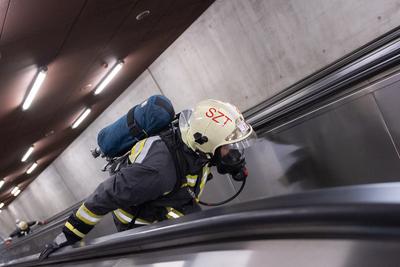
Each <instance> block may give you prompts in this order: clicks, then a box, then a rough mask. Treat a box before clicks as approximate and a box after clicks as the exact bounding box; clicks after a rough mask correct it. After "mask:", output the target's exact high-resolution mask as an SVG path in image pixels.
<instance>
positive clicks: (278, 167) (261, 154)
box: [234, 137, 316, 201]
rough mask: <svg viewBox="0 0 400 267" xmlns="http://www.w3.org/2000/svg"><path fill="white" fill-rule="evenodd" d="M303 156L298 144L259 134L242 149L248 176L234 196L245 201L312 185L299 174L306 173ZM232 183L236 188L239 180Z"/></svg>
mask: <svg viewBox="0 0 400 267" xmlns="http://www.w3.org/2000/svg"><path fill="white" fill-rule="evenodd" d="M305 156H307V155H306V154H305V151H304V149H303V148H302V147H301V146H298V145H293V144H281V143H277V142H272V141H270V140H268V139H266V138H265V137H263V138H260V139H259V140H258V141H257V142H256V144H255V145H254V146H252V147H250V148H248V149H247V150H246V162H247V168H248V170H249V177H248V178H247V183H246V186H245V188H244V190H243V192H242V193H241V194H240V195H239V197H238V199H239V200H240V201H248V200H253V199H258V198H262V197H270V196H276V195H282V194H288V193H293V192H299V191H304V190H306V189H310V188H315V187H316V186H315V185H313V184H312V183H310V180H309V179H304V178H302V177H307V173H310V171H309V170H308V165H307V162H306V161H304V159H305ZM293 173H295V175H293ZM311 173H312V172H311ZM300 174H301V177H299V176H298V175H300ZM234 185H235V187H236V190H238V189H239V187H240V185H241V183H239V182H234Z"/></svg>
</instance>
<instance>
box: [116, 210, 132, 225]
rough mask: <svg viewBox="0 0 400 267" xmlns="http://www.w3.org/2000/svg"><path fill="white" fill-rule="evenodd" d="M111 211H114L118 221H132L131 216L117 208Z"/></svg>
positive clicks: (124, 222) (126, 222)
mask: <svg viewBox="0 0 400 267" xmlns="http://www.w3.org/2000/svg"><path fill="white" fill-rule="evenodd" d="M113 212H114V214H115V216H117V218H118V220H119V221H120V222H122V223H123V224H128V223H130V222H131V221H132V218H129V217H127V216H125V215H124V214H123V213H122V212H120V211H119V210H114V211H113Z"/></svg>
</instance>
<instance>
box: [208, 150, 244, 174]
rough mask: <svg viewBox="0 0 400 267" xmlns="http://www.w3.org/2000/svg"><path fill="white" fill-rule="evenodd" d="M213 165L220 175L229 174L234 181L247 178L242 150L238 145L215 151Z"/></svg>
mask: <svg viewBox="0 0 400 267" xmlns="http://www.w3.org/2000/svg"><path fill="white" fill-rule="evenodd" d="M215 152H216V153H215V156H214V159H213V163H214V165H215V166H216V167H217V171H218V172H219V173H220V174H229V175H231V177H232V179H234V180H235V181H243V180H244V179H246V178H247V176H248V171H247V168H246V160H245V157H244V148H243V147H240V146H239V145H238V144H227V145H223V146H221V147H219V148H217V150H216V151H215Z"/></svg>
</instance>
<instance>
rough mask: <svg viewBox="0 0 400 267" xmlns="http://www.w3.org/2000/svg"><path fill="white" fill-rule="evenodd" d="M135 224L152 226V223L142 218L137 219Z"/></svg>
mask: <svg viewBox="0 0 400 267" xmlns="http://www.w3.org/2000/svg"><path fill="white" fill-rule="evenodd" d="M135 224H150V222H148V221H146V220H144V219H142V218H136V221H135Z"/></svg>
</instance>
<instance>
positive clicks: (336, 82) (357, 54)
mask: <svg viewBox="0 0 400 267" xmlns="http://www.w3.org/2000/svg"><path fill="white" fill-rule="evenodd" d="M399 52H400V27H397V28H396V29H394V30H392V31H391V32H389V33H387V34H385V35H384V36H382V37H379V38H377V39H376V40H374V41H372V42H370V43H368V44H367V45H365V46H363V47H361V48H360V49H358V50H356V51H353V52H351V53H350V54H349V55H346V56H344V57H343V58H341V59H339V60H337V61H336V62H334V63H332V64H330V65H328V66H327V67H326V68H324V69H322V70H319V71H317V72H315V73H313V74H312V75H310V76H308V77H306V78H305V79H303V80H301V81H299V82H297V83H295V84H294V85H292V86H290V87H288V88H286V89H285V90H283V91H282V92H280V93H278V94H277V95H275V96H273V97H271V98H269V99H267V100H265V101H264V102H262V103H260V104H258V105H256V106H254V107H253V108H251V109H249V110H247V111H246V112H244V116H245V117H246V120H247V121H248V122H249V123H250V124H252V126H253V127H254V128H255V129H259V128H260V127H266V126H267V125H269V124H272V123H273V122H274V121H275V120H276V119H279V118H281V117H283V116H287V115H288V114H289V113H290V112H293V111H295V110H297V109H300V108H301V107H304V106H306V105H309V104H310V103H312V102H315V101H317V100H320V99H322V98H323V97H325V96H326V95H330V94H332V93H334V92H339V91H341V90H343V89H344V88H346V87H347V86H348V85H349V84H352V83H354V82H358V81H360V80H362V79H366V78H368V77H370V76H373V75H376V74H377V73H379V72H382V71H383V70H385V69H386V68H388V67H390V66H392V65H393V64H394V63H396V62H399V61H400V53H399Z"/></svg>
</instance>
